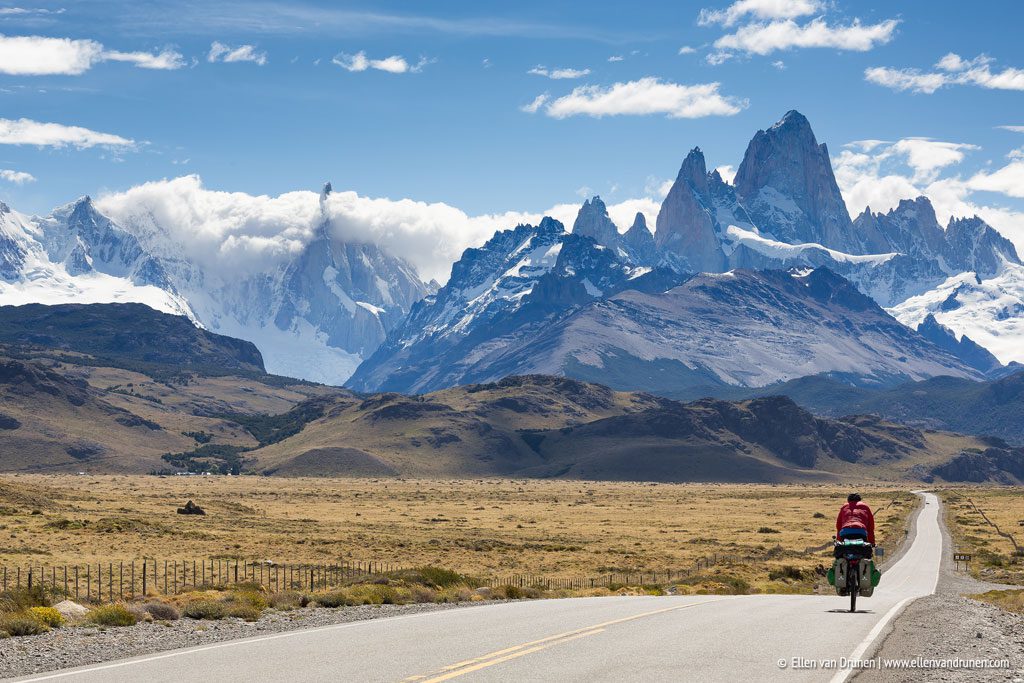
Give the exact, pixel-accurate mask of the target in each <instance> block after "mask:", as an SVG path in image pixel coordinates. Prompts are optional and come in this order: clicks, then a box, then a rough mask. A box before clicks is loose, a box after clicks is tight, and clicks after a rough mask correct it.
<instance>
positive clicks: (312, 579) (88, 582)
mask: <svg viewBox="0 0 1024 683" xmlns="http://www.w3.org/2000/svg"><path fill="white" fill-rule="evenodd" d="M831 545H832V543H831V542H829V543H826V544H825V545H823V546H818V547H811V548H805V549H804V550H802V551H791V552H789V553H786V554H785V555H786V556H788V557H805V556H807V555H812V554H814V553H818V552H821V551H822V550H824V549H826V548H828V547H831ZM767 559H769V558H768V557H766V556H765V555H760V556H756V557H755V556H747V555H740V554H736V553H712V554H709V555H706V556H704V557H700V558H697V559H696V560H695V561H693V563H692V564H691V565H690V566H688V567H684V568H675V569H663V570H649V569H648V570H639V569H637V570H617V571H609V572H602V573H598V574H594V575H586V576H575V577H573V576H564V575H550V574H540V573H522V574H496V575H490V576H483V577H478V578H476V579H474V580H473V583H475V584H478V585H483V586H492V587H495V586H514V587H518V588H538V589H546V590H551V589H567V590H584V589H588V588H612V589H614V588H617V587H621V586H665V585H668V584H671V583H673V582H678V581H684V580H686V579H690V578H693V577H695V576H698V575H699V574H700V573H701V572H706V571H707V570H709V569H711V568H713V567H718V566H720V565H726V564H729V565H736V564H752V563H762V564H763V563H765V561H766V560H767ZM414 569H417V568H415V567H410V566H408V565H403V564H398V563H392V562H376V561H374V562H349V561H342V562H337V563H321V564H313V563H277V562H271V561H268V560H264V561H259V562H256V561H247V560H240V559H204V560H156V559H146V560H134V561H108V562H95V563H89V564H74V565H69V564H65V565H43V564H40V565H34V564H32V565H28V566H20V565H19V566H13V567H11V566H4V567H0V587H2V589H3V590H4V591H8V590H10V589H20V588H29V589H31V588H34V587H38V588H40V589H43V590H50V591H52V592H53V593H56V594H58V595H62V596H66V597H67V598H69V599H73V600H75V601H86V602H92V603H104V602H119V601H124V600H135V599H137V598H140V597H146V596H154V595H176V594H178V593H182V592H187V591H193V590H206V589H216V588H230V587H232V586H237V585H239V584H249V585H258V586H260V587H261V588H262V589H264V590H267V591H270V592H280V591H308V592H311V593H312V592H317V591H325V590H330V589H332V588H338V587H342V586H345V585H349V584H352V583H358V582H360V581H374V580H377V579H382V578H396V575H398V576H400V574H401V572H403V571H407V570H414Z"/></svg>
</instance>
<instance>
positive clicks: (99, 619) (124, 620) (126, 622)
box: [85, 605, 137, 626]
mask: <svg viewBox="0 0 1024 683" xmlns="http://www.w3.org/2000/svg"><path fill="white" fill-rule="evenodd" d="M85 618H86V620H87V621H89V622H90V623H93V624H98V625H100V626H134V625H135V623H136V621H137V620H136V618H135V615H134V614H132V613H131V610H129V609H128V608H127V607H125V606H124V605H103V606H101V607H97V608H95V609H93V610H91V611H90V612H89V613H88V614H87V615H86V616H85Z"/></svg>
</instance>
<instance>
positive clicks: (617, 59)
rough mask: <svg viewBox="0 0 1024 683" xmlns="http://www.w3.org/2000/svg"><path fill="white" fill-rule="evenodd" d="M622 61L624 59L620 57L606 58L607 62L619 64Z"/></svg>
mask: <svg viewBox="0 0 1024 683" xmlns="http://www.w3.org/2000/svg"><path fill="white" fill-rule="evenodd" d="M623 59H625V57H623V56H622V55H612V56H611V57H609V58H608V61H609V62H621V61H622V60H623Z"/></svg>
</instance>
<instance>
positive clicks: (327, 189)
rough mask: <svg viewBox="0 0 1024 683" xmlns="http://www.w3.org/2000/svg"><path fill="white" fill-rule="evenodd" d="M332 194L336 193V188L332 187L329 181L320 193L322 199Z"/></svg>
mask: <svg viewBox="0 0 1024 683" xmlns="http://www.w3.org/2000/svg"><path fill="white" fill-rule="evenodd" d="M332 192H334V188H333V187H332V186H331V181H330V180H328V181H327V182H326V183H324V187H323V189H322V190H321V191H320V195H321V196H322V197H326V196H327V195H329V194H330V193H332Z"/></svg>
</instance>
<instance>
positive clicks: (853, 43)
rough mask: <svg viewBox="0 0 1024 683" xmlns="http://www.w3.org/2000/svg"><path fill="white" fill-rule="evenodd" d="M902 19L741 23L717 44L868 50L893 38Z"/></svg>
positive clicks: (747, 48)
mask: <svg viewBox="0 0 1024 683" xmlns="http://www.w3.org/2000/svg"><path fill="white" fill-rule="evenodd" d="M898 23H899V22H898V21H897V20H895V19H887V20H885V21H882V22H879V23H877V24H862V23H861V22H860V20H859V19H854V20H853V22H852V23H850V24H848V25H846V26H836V25H829V24H828V22H826V21H825V20H824V19H823V18H820V17H819V18H817V19H813V20H812V21H810V22H808V23H806V24H798V23H796V22H795V21H793V20H792V19H787V20H784V21H773V22H770V23H755V24H748V25H746V26H742V27H740V28H739V29H737V31H736V32H735V33H730V34H727V35H724V36H722V37H721V38H719V39H718V40H716V41H715V43H714V45H715V47H716V48H718V49H719V50H737V51H740V52H746V53H752V54H757V55H767V54H771V53H772V52H776V51H778V50H790V49H793V48H815V47H817V48H836V49H838V50H852V51H856V52H866V51H867V50H870V49H872V48H874V47H875V46H876V45H882V44H885V43H888V42H889V41H890V40H892V37H893V33H895V31H896V26H897V24H898Z"/></svg>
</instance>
